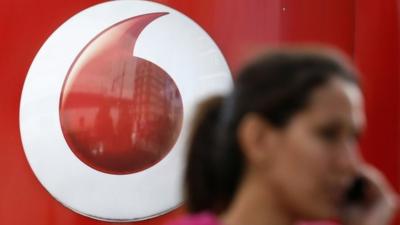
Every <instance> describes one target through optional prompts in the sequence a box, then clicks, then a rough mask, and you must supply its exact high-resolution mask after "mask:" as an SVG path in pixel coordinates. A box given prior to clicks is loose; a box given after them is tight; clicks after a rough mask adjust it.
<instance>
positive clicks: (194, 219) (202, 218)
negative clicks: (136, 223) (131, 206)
mask: <svg viewBox="0 0 400 225" xmlns="http://www.w3.org/2000/svg"><path fill="white" fill-rule="evenodd" d="M165 225H222V224H221V223H220V222H219V221H218V218H217V217H216V216H215V215H214V214H213V213H210V212H202V213H199V214H194V215H187V216H185V217H183V218H180V219H178V220H174V221H171V222H169V223H167V224H165ZM296 225H338V224H337V223H334V222H328V221H324V222H322V221H319V222H299V223H297V224H296Z"/></svg>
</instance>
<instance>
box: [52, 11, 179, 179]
mask: <svg viewBox="0 0 400 225" xmlns="http://www.w3.org/2000/svg"><path fill="white" fill-rule="evenodd" d="M166 14H167V13H151V14H146V15H141V16H136V17H134V18H130V19H127V20H124V21H122V22H119V23H117V24H115V25H113V26H111V27H110V28H108V29H106V30H105V31H103V32H101V33H100V34H99V35H98V36H96V37H95V38H94V39H93V40H92V41H91V42H90V43H89V44H88V45H87V46H85V48H84V49H83V50H82V52H80V54H79V55H78V57H77V58H76V60H75V61H74V63H73V64H72V67H71V69H70V71H69V73H68V75H67V77H66V80H65V82H64V86H63V92H62V95H61V100H60V119H61V127H62V130H63V133H64V136H65V139H66V141H67V143H68V145H69V147H70V148H71V150H72V151H73V152H74V154H75V155H76V156H77V157H78V158H79V159H81V160H82V161H83V162H84V163H86V164H87V165H89V166H91V167H92V168H94V169H96V170H99V171H102V172H106V173H111V174H129V173H133V172H138V171H141V170H144V169H146V168H148V167H150V166H152V165H154V164H155V163H157V162H159V161H160V160H161V159H162V158H163V157H164V156H165V155H166V154H167V153H168V152H169V150H170V149H171V148H172V146H173V145H174V144H175V141H176V139H177V138H178V135H179V132H180V129H181V124H182V116H183V115H182V114H183V106H182V99H181V96H180V93H179V90H178V88H177V86H176V84H175V83H174V81H173V80H172V79H171V77H170V76H169V75H168V74H167V73H166V72H165V71H164V70H163V69H162V68H160V67H159V66H157V65H156V64H154V63H152V62H150V61H148V60H145V59H142V58H140V57H137V56H133V55H132V52H133V50H134V47H135V44H136V40H137V37H138V36H139V35H140V33H141V31H142V30H143V29H144V28H145V27H146V26H147V25H148V24H149V23H151V22H152V21H153V20H155V19H157V18H159V17H160V16H163V15H166Z"/></svg>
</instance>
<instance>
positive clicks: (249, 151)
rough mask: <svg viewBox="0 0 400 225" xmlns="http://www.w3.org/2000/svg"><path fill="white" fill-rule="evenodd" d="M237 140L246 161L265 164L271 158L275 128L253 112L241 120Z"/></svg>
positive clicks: (259, 164)
mask: <svg viewBox="0 0 400 225" xmlns="http://www.w3.org/2000/svg"><path fill="white" fill-rule="evenodd" d="M237 132H238V133H237V136H238V142H239V145H240V147H241V149H242V151H243V155H244V156H245V157H246V160H247V161H248V163H250V164H252V165H255V166H263V167H264V166H266V165H268V164H269V161H271V160H273V156H272V155H273V152H274V151H275V149H274V142H275V141H274V139H275V137H276V135H275V132H276V129H274V127H273V126H272V125H270V124H269V123H268V122H267V121H266V120H265V119H263V118H262V117H261V116H259V115H257V114H255V113H249V114H247V115H245V116H244V118H243V119H242V120H241V122H240V124H239V127H238V130H237Z"/></svg>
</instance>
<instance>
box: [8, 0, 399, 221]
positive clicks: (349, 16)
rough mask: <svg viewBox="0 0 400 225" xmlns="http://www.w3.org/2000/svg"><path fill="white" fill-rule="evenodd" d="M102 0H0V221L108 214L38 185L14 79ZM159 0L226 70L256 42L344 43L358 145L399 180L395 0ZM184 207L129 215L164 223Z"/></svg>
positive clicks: (256, 48) (80, 218) (19, 84)
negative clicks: (361, 116)
mask: <svg viewBox="0 0 400 225" xmlns="http://www.w3.org/2000/svg"><path fill="white" fill-rule="evenodd" d="M99 2H102V1H98V0H76V1H67V0H25V1H5V0H0V18H1V19H0V50H1V52H0V109H1V110H0V125H1V128H0V143H1V148H0V152H1V156H0V177H1V181H0V224H18V225H19V224H31V225H45V224H52V225H62V224H85V225H89V224H111V223H105V222H99V221H96V220H93V219H89V218H86V217H83V216H80V215H78V214H76V213H74V212H72V211H70V210H68V209H66V208H64V207H63V206H62V205H61V204H60V203H58V202H57V201H55V200H54V199H53V198H52V197H51V196H50V195H49V194H48V193H47V192H46V191H45V189H44V188H43V187H42V186H41V185H40V184H39V182H38V181H37V179H36V178H35V176H34V174H33V173H32V171H31V169H30V167H29V165H28V163H27V160H26V158H25V155H24V152H23V149H22V145H21V140H20V135H19V124H18V116H19V115H18V111H19V101H20V95H21V88H22V86H23V82H24V79H25V76H26V74H27V71H28V69H29V66H30V64H31V62H32V60H33V58H34V56H35V54H36V52H37V51H38V50H39V48H40V47H41V45H42V44H43V43H44V42H45V40H46V39H47V38H48V37H49V35H50V34H51V33H52V32H53V31H54V30H55V29H56V28H57V27H58V26H60V25H61V24H62V23H63V22H64V21H66V20H67V19H68V18H70V17H71V16H73V15H74V14H76V13H78V12H79V11H81V10H83V9H85V8H87V7H89V6H92V5H94V4H96V3H99ZM157 2H160V3H163V4H165V5H168V6H171V7H173V8H175V9H177V10H179V11H181V12H183V13H184V14H186V15H188V16H189V17H191V18H192V19H193V20H194V21H196V22H197V23H199V24H200V25H201V26H202V27H203V28H204V29H205V30H206V31H207V32H208V33H209V34H210V35H211V37H212V38H213V39H214V40H215V41H216V43H217V44H218V46H219V47H220V48H221V50H222V52H223V53H224V55H225V57H226V59H227V61H228V64H229V66H230V68H231V69H232V71H236V70H237V69H238V68H239V67H240V65H241V64H242V63H243V62H244V61H245V60H246V59H248V57H250V56H251V55H253V54H255V53H256V52H258V51H259V50H260V48H264V47H268V46H276V45H280V44H285V43H299V42H319V43H326V44H330V45H334V46H337V47H339V48H341V49H342V50H344V51H345V52H347V53H348V54H349V55H350V56H351V57H352V58H353V59H354V60H355V62H356V64H357V65H358V66H359V68H360V70H361V72H362V75H363V80H364V91H365V97H366V104H367V106H366V109H367V117H368V130H367V134H366V135H365V137H364V140H363V143H362V151H363V153H364V156H365V157H366V158H367V160H368V161H370V162H371V163H373V164H375V165H376V166H377V167H379V168H380V169H381V170H382V171H383V172H384V173H385V174H386V175H387V177H388V178H389V180H390V182H391V183H392V184H393V185H394V186H395V187H396V189H397V190H399V187H400V165H399V160H400V154H399V153H400V151H399V150H400V142H399V131H400V120H399V118H400V116H399V113H400V108H399V106H400V95H399V90H400V89H399V86H400V81H399V75H400V73H399V72H400V64H399V57H400V56H399V51H400V50H399V49H400V46H399V43H400V36H399V18H400V14H399V11H400V1H399V0H397V1H396V0H380V1H377V0H323V1H321V0H201V1H194V0H192V1H187V0H157ZM71 185H73V184H71ZM182 213H183V210H182V209H179V210H176V211H174V212H172V213H170V214H168V215H166V216H161V217H159V218H156V219H152V220H148V221H143V222H138V223H135V224H162V223H163V221H165V220H167V219H170V218H172V217H175V216H177V215H180V214H182ZM396 224H400V223H396Z"/></svg>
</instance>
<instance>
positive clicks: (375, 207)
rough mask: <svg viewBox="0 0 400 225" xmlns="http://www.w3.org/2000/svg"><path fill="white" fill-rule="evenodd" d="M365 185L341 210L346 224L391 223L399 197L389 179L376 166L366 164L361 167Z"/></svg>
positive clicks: (378, 224) (374, 224)
mask: <svg viewBox="0 0 400 225" xmlns="http://www.w3.org/2000/svg"><path fill="white" fill-rule="evenodd" d="M361 179H363V182H364V185H363V187H362V190H360V191H361V192H362V193H359V194H360V196H359V197H358V199H356V200H354V199H353V200H348V201H347V202H346V203H345V205H344V206H343V208H342V209H341V210H340V211H341V215H340V217H341V219H342V223H343V224H345V225H388V224H390V222H391V220H392V218H393V216H394V214H395V212H396V209H397V207H398V202H399V198H398V196H397V194H396V193H395V191H394V190H393V189H392V187H390V185H389V183H388V181H387V180H386V179H385V177H384V176H383V175H382V174H381V172H379V171H378V170H377V169H376V168H374V167H373V166H371V165H364V166H363V167H362V169H361Z"/></svg>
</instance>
